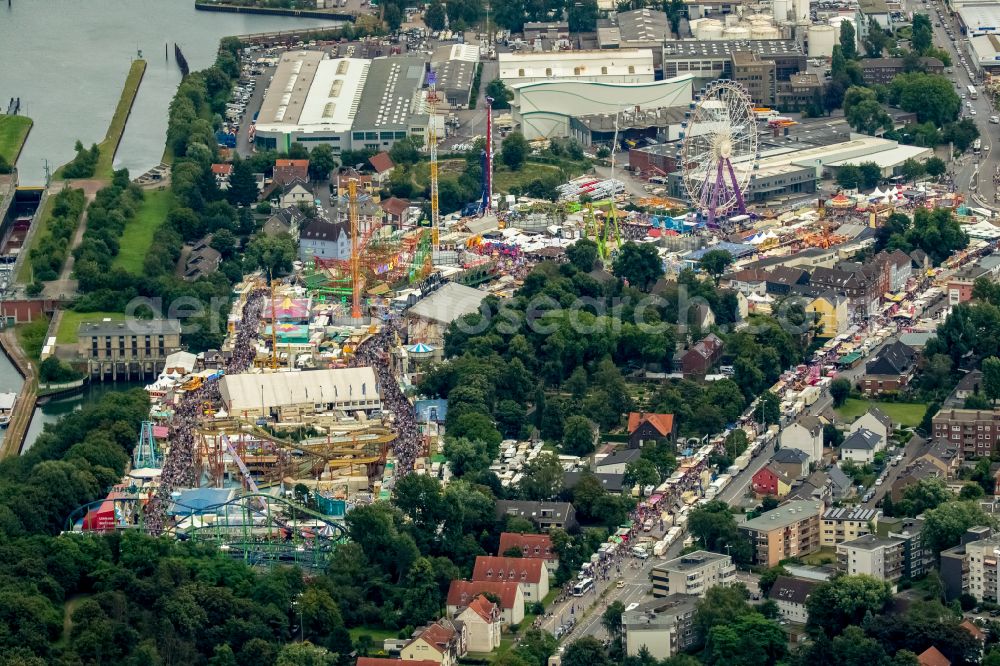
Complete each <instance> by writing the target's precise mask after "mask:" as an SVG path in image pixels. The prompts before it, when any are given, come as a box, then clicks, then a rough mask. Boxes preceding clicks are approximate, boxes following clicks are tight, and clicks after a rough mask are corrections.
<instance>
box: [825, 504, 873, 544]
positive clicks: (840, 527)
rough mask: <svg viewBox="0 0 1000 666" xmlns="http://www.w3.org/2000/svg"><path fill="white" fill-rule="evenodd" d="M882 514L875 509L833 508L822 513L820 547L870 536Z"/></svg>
mask: <svg viewBox="0 0 1000 666" xmlns="http://www.w3.org/2000/svg"><path fill="white" fill-rule="evenodd" d="M881 516H882V512H881V511H878V510H876V509H865V508H863V507H859V508H847V507H834V508H830V509H827V510H826V511H825V512H824V513H823V521H822V526H821V527H822V532H821V533H820V545H822V546H836V545H837V544H838V543H844V542H845V541H853V540H854V539H857V538H858V537H863V536H865V535H866V534H871V533H872V532H874V531H875V527H876V526H877V525H878V519H879V518H880V517H881Z"/></svg>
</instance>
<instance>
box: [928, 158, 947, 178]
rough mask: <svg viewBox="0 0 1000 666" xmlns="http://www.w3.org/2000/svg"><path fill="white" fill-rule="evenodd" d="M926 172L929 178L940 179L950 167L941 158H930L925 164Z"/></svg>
mask: <svg viewBox="0 0 1000 666" xmlns="http://www.w3.org/2000/svg"><path fill="white" fill-rule="evenodd" d="M924 170H925V171H926V172H927V175H928V176H932V177H934V178H940V177H941V176H943V175H944V173H945V172H946V171H947V170H948V166H947V165H946V164H945V163H944V160H942V159H941V158H940V157H928V158H927V161H926V162H924Z"/></svg>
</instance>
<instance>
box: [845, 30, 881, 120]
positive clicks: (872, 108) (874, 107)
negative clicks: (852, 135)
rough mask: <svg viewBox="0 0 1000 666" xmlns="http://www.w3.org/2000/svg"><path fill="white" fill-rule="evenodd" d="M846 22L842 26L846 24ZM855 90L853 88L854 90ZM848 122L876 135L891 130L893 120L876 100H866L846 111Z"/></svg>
mask: <svg viewBox="0 0 1000 666" xmlns="http://www.w3.org/2000/svg"><path fill="white" fill-rule="evenodd" d="M846 23H847V21H844V23H842V24H841V25H844V24H846ZM852 89H853V88H852ZM845 114H846V118H847V122H848V123H849V124H850V125H851V127H853V128H854V129H855V130H857V131H858V132H861V133H863V134H871V135H874V134H876V133H877V132H878V131H879V130H891V129H892V118H891V117H890V116H889V114H888V113H886V111H885V109H884V108H883V107H882V105H881V104H880V103H879V102H878V101H877V100H875V99H865V100H862V101H861V102H858V103H857V104H855V105H854V106H852V107H851V109H850V111H845Z"/></svg>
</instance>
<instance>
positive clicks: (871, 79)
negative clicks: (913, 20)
mask: <svg viewBox="0 0 1000 666" xmlns="http://www.w3.org/2000/svg"><path fill="white" fill-rule="evenodd" d="M920 69H921V70H922V71H925V72H927V73H929V74H943V73H944V63H943V62H941V61H940V60H939V59H937V58H929V57H925V58H920ZM905 71H907V70H906V65H905V59H904V58H862V59H861V76H862V79H863V80H864V82H865V85H867V86H874V85H885V86H887V85H889V84H890V83H892V80H893V79H894V78H896V75H897V74H902V73H903V72H905ZM897 252H900V250H897ZM903 254H906V253H905V252H904V253H903ZM907 262H909V256H907ZM893 291H895V290H893Z"/></svg>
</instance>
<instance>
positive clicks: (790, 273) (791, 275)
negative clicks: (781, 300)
mask: <svg viewBox="0 0 1000 666" xmlns="http://www.w3.org/2000/svg"><path fill="white" fill-rule="evenodd" d="M808 283H809V273H807V272H806V271H804V270H803V269H801V268H795V267H792V266H775V267H774V268H772V269H771V270H770V271H768V273H767V279H766V285H765V286H766V288H767V293H769V294H773V295H775V296H787V295H788V294H790V293H792V292H793V291H795V288H796V287H801V286H804V285H806V284H808Z"/></svg>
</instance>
